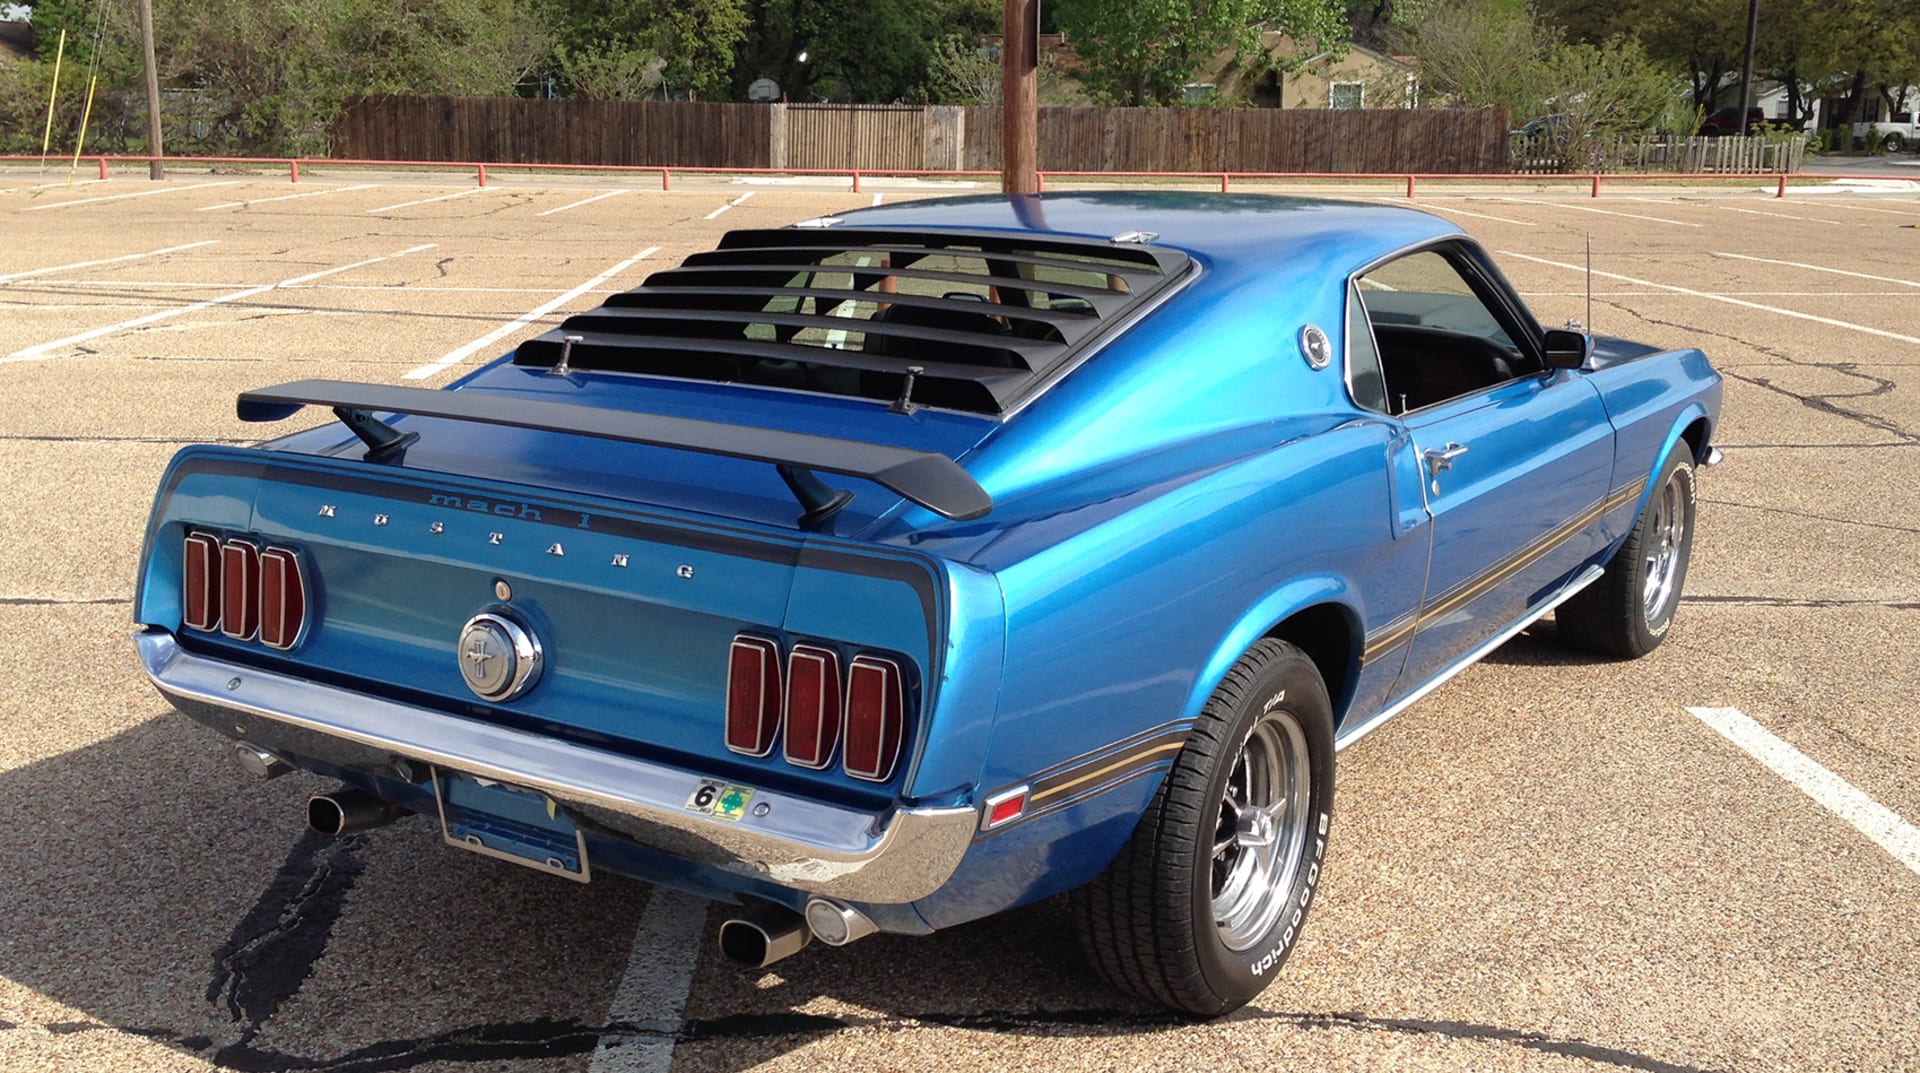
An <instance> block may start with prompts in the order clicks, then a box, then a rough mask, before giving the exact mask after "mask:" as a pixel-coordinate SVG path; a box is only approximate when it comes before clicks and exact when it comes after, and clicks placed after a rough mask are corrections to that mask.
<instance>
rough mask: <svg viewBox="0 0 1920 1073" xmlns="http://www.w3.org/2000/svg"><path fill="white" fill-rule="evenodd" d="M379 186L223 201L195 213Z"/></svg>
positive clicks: (341, 187)
mask: <svg viewBox="0 0 1920 1073" xmlns="http://www.w3.org/2000/svg"><path fill="white" fill-rule="evenodd" d="M379 185H380V184H379V183H356V184H354V185H353V186H336V187H333V188H331V189H328V190H307V191H304V192H302V193H298V194H281V195H280V196H278V197H256V198H249V199H247V200H246V201H222V202H221V203H220V204H218V205H206V206H203V207H201V208H197V209H195V210H193V211H195V212H212V211H213V210H215V209H237V208H240V207H241V206H244V205H264V204H266V203H267V202H269V201H292V200H294V199H295V198H302V197H320V196H322V195H324V194H344V193H346V192H347V191H349V190H371V189H373V188H374V187H376V186H379Z"/></svg>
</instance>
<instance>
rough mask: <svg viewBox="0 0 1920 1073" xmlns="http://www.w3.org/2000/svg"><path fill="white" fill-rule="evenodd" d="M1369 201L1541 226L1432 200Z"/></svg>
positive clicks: (1507, 222)
mask: <svg viewBox="0 0 1920 1073" xmlns="http://www.w3.org/2000/svg"><path fill="white" fill-rule="evenodd" d="M1367 200H1369V201H1378V202H1379V203H1381V204H1382V205H1402V206H1405V207H1407V208H1410V209H1426V210H1428V211H1430V212H1450V213H1452V214H1454V215H1455V216H1471V217H1473V218H1474V219H1476V220H1494V221H1497V222H1499V223H1503V224H1518V225H1519V226H1521V227H1538V226H1539V225H1538V224H1535V223H1534V222H1532V221H1531V220H1516V219H1514V218H1513V217H1511V216H1490V215H1488V214H1487V213H1484V212H1468V211H1467V210H1465V209H1455V208H1450V207H1448V206H1446V205H1436V204H1434V202H1433V200H1432V199H1430V198H1429V199H1426V200H1423V201H1421V202H1420V203H1419V204H1417V205H1416V204H1414V203H1413V202H1410V201H1408V200H1407V199H1406V198H1403V197H1376V198H1368V199H1367Z"/></svg>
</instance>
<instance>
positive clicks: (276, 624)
mask: <svg viewBox="0 0 1920 1073" xmlns="http://www.w3.org/2000/svg"><path fill="white" fill-rule="evenodd" d="M306 621H307V579H306V576H305V575H304V574H302V573H301V572H300V557H299V556H297V555H295V554H294V553H293V552H292V551H290V550H288V549H286V548H268V549H267V550H266V551H263V552H261V553H260V643H261V644H263V645H266V646H267V647H268V648H279V649H288V648H292V647H293V645H294V642H296V641H298V640H299V639H300V628H301V627H302V626H304V625H305V624H306Z"/></svg>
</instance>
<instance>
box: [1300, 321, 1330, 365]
mask: <svg viewBox="0 0 1920 1073" xmlns="http://www.w3.org/2000/svg"><path fill="white" fill-rule="evenodd" d="M1300 356H1301V357H1303V358H1305V359H1307V364H1308V365H1309V366H1311V367H1313V368H1315V369H1324V368H1326V367H1327V366H1328V365H1329V364H1331V363H1332V362H1333V343H1332V342H1331V341H1330V340H1329V339H1328V338H1327V333H1326V332H1323V331H1321V330H1320V326H1319V325H1318V324H1309V325H1307V326H1306V327H1304V328H1302V329H1300Z"/></svg>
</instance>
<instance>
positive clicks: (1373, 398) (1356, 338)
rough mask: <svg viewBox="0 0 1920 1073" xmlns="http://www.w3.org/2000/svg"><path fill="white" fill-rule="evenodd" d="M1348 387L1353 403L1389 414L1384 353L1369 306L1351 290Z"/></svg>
mask: <svg viewBox="0 0 1920 1073" xmlns="http://www.w3.org/2000/svg"><path fill="white" fill-rule="evenodd" d="M1347 385H1348V387H1350V388H1351V389H1352V391H1353V401H1354V402H1356V403H1359V404H1360V405H1361V406H1362V407H1364V408H1365V409H1368V410H1372V411H1374V412H1375V413H1386V412H1387V385H1386V382H1385V381H1384V380H1382V379H1381V377H1380V352H1379V351H1378V350H1376V349H1374V345H1373V327H1372V326H1371V325H1369V324H1368V323H1367V307H1366V306H1363V305H1361V304H1360V296H1359V295H1358V294H1355V293H1354V292H1353V289H1352V288H1348V289H1347Z"/></svg>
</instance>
